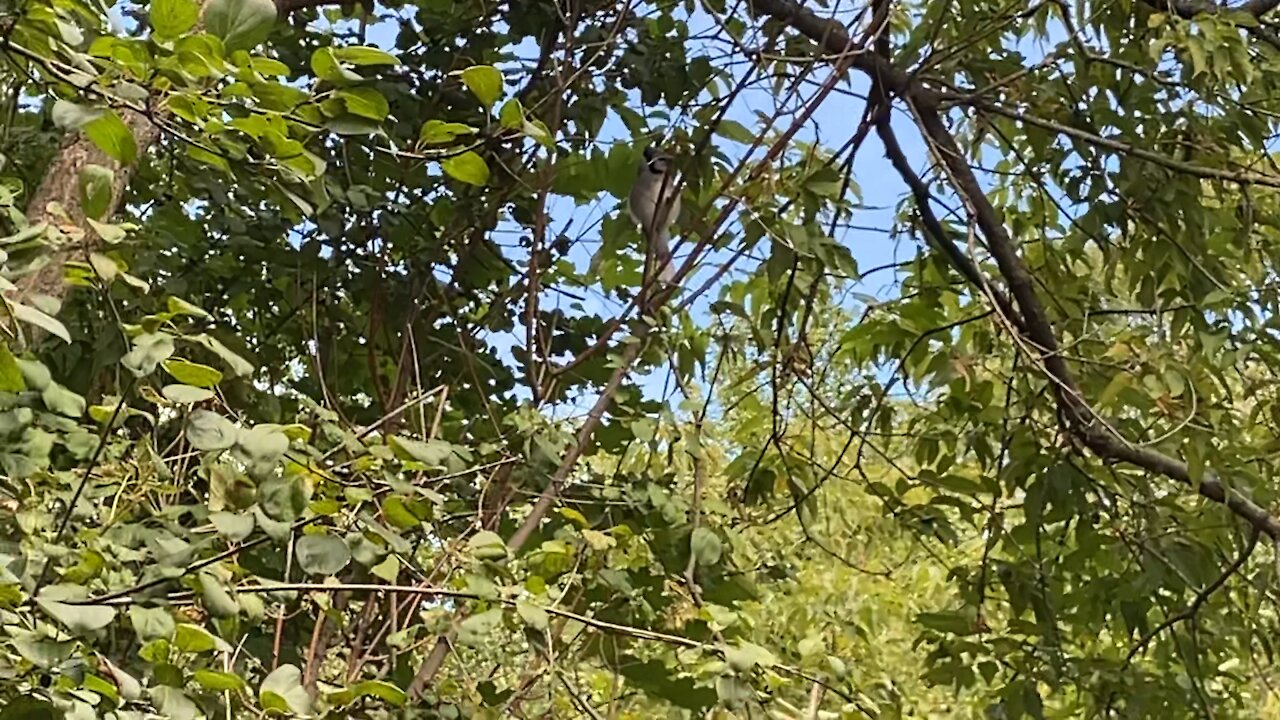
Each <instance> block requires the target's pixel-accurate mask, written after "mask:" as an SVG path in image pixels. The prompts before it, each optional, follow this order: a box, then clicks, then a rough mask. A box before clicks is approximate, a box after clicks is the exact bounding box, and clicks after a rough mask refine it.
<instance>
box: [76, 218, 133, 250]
mask: <svg viewBox="0 0 1280 720" xmlns="http://www.w3.org/2000/svg"><path fill="white" fill-rule="evenodd" d="M85 221H86V222H88V223H89V227H91V228H93V231H94V232H96V233H98V237H100V238H102V241H103V242H105V243H107V244H108V245H115V244H116V243H118V242H120V241H122V240H124V239H125V237H126V235H125V229H124V228H123V227H121V226H119V225H113V224H111V223H103V222H98V221H97V220H94V219H93V218H85Z"/></svg>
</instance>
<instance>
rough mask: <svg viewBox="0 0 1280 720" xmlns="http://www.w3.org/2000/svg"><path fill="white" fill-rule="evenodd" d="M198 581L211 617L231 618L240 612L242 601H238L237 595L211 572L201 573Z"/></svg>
mask: <svg viewBox="0 0 1280 720" xmlns="http://www.w3.org/2000/svg"><path fill="white" fill-rule="evenodd" d="M197 582H199V584H200V595H201V598H202V599H203V600H204V607H205V609H206V610H208V611H209V615H210V617H215V618H229V617H235V616H236V615H239V614H240V603H238V602H236V599H235V597H233V596H232V595H231V593H230V592H228V591H227V589H226V588H225V587H223V585H222V583H221V582H219V581H218V579H217V578H216V577H214V576H213V575H212V574H211V573H207V572H205V573H200V575H199V577H198V578H197Z"/></svg>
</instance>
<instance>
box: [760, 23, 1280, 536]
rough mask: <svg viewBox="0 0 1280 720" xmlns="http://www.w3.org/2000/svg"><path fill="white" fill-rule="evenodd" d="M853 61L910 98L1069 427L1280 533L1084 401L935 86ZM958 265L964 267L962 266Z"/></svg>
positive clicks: (834, 30)
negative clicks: (1117, 429) (966, 208)
mask: <svg viewBox="0 0 1280 720" xmlns="http://www.w3.org/2000/svg"><path fill="white" fill-rule="evenodd" d="M1275 1H1276V2H1280V0H1275ZM1270 2H1272V0H1268V4H1269V3H1270ZM754 7H755V9H757V10H763V11H765V12H767V13H768V14H769V15H771V16H773V17H774V18H775V19H777V20H780V21H782V22H784V23H786V24H788V25H790V26H791V27H793V28H795V29H796V30H797V31H799V32H801V33H802V34H804V35H805V36H806V37H809V38H811V39H813V40H815V41H816V42H820V43H822V44H823V49H825V50H827V51H828V52H840V51H842V50H843V49H844V48H846V47H849V46H850V45H851V44H852V38H851V37H850V36H849V34H848V32H847V31H846V30H845V28H844V27H843V26H841V25H840V24H839V23H837V22H835V21H833V20H824V19H822V18H819V17H818V16H816V15H814V14H813V13H812V12H810V11H808V10H806V9H804V8H801V7H800V6H799V5H798V4H797V3H795V2H794V0H754ZM852 66H853V67H855V68H858V69H860V70H862V71H863V72H867V73H868V74H870V75H871V77H872V79H873V80H874V81H877V82H879V83H881V87H882V88H883V92H884V93H885V94H886V95H896V96H899V97H902V98H904V99H905V100H906V101H907V103H908V105H910V107H911V110H912V112H913V114H914V115H915V117H916V120H917V123H918V124H919V125H920V127H921V130H922V132H923V133H924V136H925V139H926V140H927V141H928V143H929V144H930V146H931V148H932V150H933V152H934V154H935V156H936V157H937V160H938V161H939V162H941V163H942V164H943V165H944V166H945V167H946V169H947V172H948V173H949V175H950V176H951V179H952V184H953V185H954V186H955V191H956V193H957V194H958V195H959V196H960V197H961V198H963V199H964V200H965V202H966V203H967V204H968V205H969V207H970V210H971V212H972V213H973V216H974V220H975V221H976V223H977V225H978V228H979V229H980V230H981V231H982V235H983V237H984V238H985V239H986V241H987V248H988V250H989V251H990V253H991V256H992V258H993V259H994V260H995V262H996V266H997V267H998V268H999V271H1000V275H1001V276H1002V277H1003V278H1004V284H1005V286H1006V287H1007V288H1008V292H1009V295H1010V296H1012V298H1013V300H1014V302H1015V303H1016V305H1017V308H1018V309H1019V311H1020V315H1021V318H1022V326H1021V327H1018V328H1017V332H1018V334H1019V335H1023V336H1024V337H1025V339H1026V340H1027V341H1029V343H1030V344H1031V345H1032V346H1033V349H1034V350H1035V352H1036V355H1037V357H1036V358H1035V359H1036V360H1037V364H1039V365H1040V366H1041V367H1042V368H1043V370H1044V371H1045V373H1046V374H1047V375H1048V376H1049V380H1050V383H1051V384H1052V386H1053V391H1054V397H1055V399H1056V402H1057V405H1058V407H1059V409H1060V410H1061V412H1062V415H1063V417H1064V418H1065V419H1066V425H1067V428H1066V429H1067V430H1068V432H1070V434H1071V435H1072V437H1074V438H1076V439H1077V440H1078V441H1080V442H1081V443H1082V444H1083V445H1084V446H1085V447H1088V448H1089V449H1090V450H1091V451H1092V452H1093V453H1094V454H1095V455H1097V456H1098V457H1099V458H1101V459H1103V460H1107V461H1114V462H1127V463H1130V464H1133V465H1136V466H1138V467H1140V468H1143V469H1145V470H1147V471H1149V472H1153V473H1157V474H1160V475H1164V476H1165V477H1168V478H1170V479H1172V480H1177V481H1178V482H1181V483H1183V484H1186V485H1189V486H1191V487H1194V488H1195V489H1196V491H1197V492H1198V493H1200V495H1202V496H1204V497H1206V498H1208V499H1210V500H1213V501H1215V502H1218V503H1221V504H1223V505H1226V506H1227V508H1229V509H1230V510H1231V511H1232V512H1233V513H1235V514H1236V515H1238V516H1239V517H1240V518H1242V519H1244V520H1245V521H1246V522H1248V523H1249V524H1250V525H1252V526H1253V527H1254V528H1256V529H1258V530H1259V531H1261V532H1264V533H1266V534H1267V535H1268V536H1269V537H1271V538H1272V539H1277V540H1280V519H1277V518H1276V517H1275V516H1273V515H1272V514H1271V513H1270V512H1268V511H1267V510H1266V509H1265V508H1263V507H1261V506H1259V505H1258V504H1257V503H1255V502H1253V501H1252V500H1250V499H1249V498H1247V497H1245V496H1244V495H1242V494H1241V493H1239V492H1237V491H1234V490H1229V489H1228V488H1227V487H1226V486H1225V485H1224V484H1223V483H1222V481H1221V480H1220V479H1219V478H1218V476H1217V475H1216V474H1214V473H1213V472H1210V471H1207V470H1206V471H1205V472H1204V473H1203V476H1202V477H1195V476H1194V474H1193V473H1192V471H1191V468H1190V467H1189V466H1188V465H1187V463H1185V462H1183V461H1182V460H1179V459H1177V458H1174V457H1171V456H1169V455H1165V454H1164V453H1161V452H1159V451H1156V450H1153V449H1151V448H1145V447H1136V446H1134V445H1133V444H1131V443H1129V442H1128V441H1127V440H1125V439H1124V438H1123V437H1120V436H1119V435H1118V434H1117V433H1116V432H1115V431H1114V430H1113V429H1111V428H1110V427H1109V426H1108V425H1107V424H1106V423H1105V422H1104V421H1103V420H1102V419H1101V418H1100V417H1098V415H1097V414H1096V413H1095V412H1094V411H1093V408H1092V407H1090V406H1089V404H1088V403H1087V402H1086V401H1085V399H1084V395H1083V394H1082V393H1081V391H1080V388H1079V386H1078V385H1077V383H1076V379H1075V376H1074V375H1073V373H1072V372H1071V369H1070V368H1069V367H1068V366H1067V362H1066V360H1065V358H1064V357H1063V356H1062V354H1061V352H1060V345H1059V343H1058V338H1057V335H1056V333H1055V331H1054V328H1053V323H1052V321H1051V320H1050V319H1049V316H1048V313H1047V312H1046V310H1045V307H1044V304H1043V303H1042V302H1041V301H1040V297H1039V295H1038V294H1037V293H1036V289H1035V283H1034V280H1033V278H1032V275H1031V271H1030V269H1029V268H1028V267H1027V264H1026V263H1025V262H1024V261H1023V259H1022V256H1021V255H1020V254H1019V253H1018V250H1017V247H1016V245H1015V243H1014V242H1013V239H1012V238H1011V237H1010V236H1009V232H1008V230H1007V229H1006V228H1005V226H1004V221H1003V219H1002V218H1001V216H1000V213H999V212H998V211H997V210H996V208H995V207H994V206H993V205H992V204H991V201H990V200H989V199H988V198H987V196H986V193H984V192H983V190H982V186H981V185H980V184H979V183H978V179H977V177H976V176H975V175H974V173H973V169H972V168H970V167H969V164H968V163H967V162H966V161H965V157H964V155H963V154H962V153H961V152H960V148H959V146H958V145H957V144H956V141H955V137H954V136H953V135H952V134H951V131H950V130H949V129H948V128H947V126H946V125H945V123H944V122H943V120H942V117H941V115H940V114H939V109H938V108H939V95H938V93H936V92H933V91H931V90H929V89H928V88H926V87H924V86H923V85H920V84H919V83H918V81H916V80H915V79H913V78H911V77H909V76H907V75H906V73H903V72H902V71H900V70H898V69H897V68H894V67H893V66H892V64H891V63H889V62H888V60H886V59H885V58H883V57H880V56H878V55H875V54H872V53H861V54H858V55H857V56H856V58H855V60H854V62H853V63H852ZM957 269H959V270H960V271H961V273H962V274H964V272H965V271H964V269H962V268H957Z"/></svg>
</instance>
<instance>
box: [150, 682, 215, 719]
mask: <svg viewBox="0 0 1280 720" xmlns="http://www.w3.org/2000/svg"><path fill="white" fill-rule="evenodd" d="M149 692H150V694H151V702H153V703H155V706H156V709H157V710H159V711H160V712H161V713H162V714H163V715H164V717H165V718H167V719H168V720H196V718H198V717H201V716H202V715H201V713H200V708H198V707H196V704H195V703H194V702H192V701H191V698H189V697H187V696H186V694H185V693H183V692H182V691H181V690H179V689H178V688H176V687H169V686H168V685H160V686H159V687H153V688H151V689H150V691H149Z"/></svg>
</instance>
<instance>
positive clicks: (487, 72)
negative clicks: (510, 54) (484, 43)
mask: <svg viewBox="0 0 1280 720" xmlns="http://www.w3.org/2000/svg"><path fill="white" fill-rule="evenodd" d="M462 82H463V84H465V85H466V86H467V89H468V90H470V91H471V94H472V95H475V96H476V99H478V100H479V101H480V103H481V104H482V105H484V107H485V109H486V110H487V109H489V108H491V107H493V104H494V103H495V102H497V101H498V98H500V97H502V73H501V72H499V71H498V68H496V67H494V66H492V65H475V66H472V67H469V68H467V69H466V70H463V71H462Z"/></svg>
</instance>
